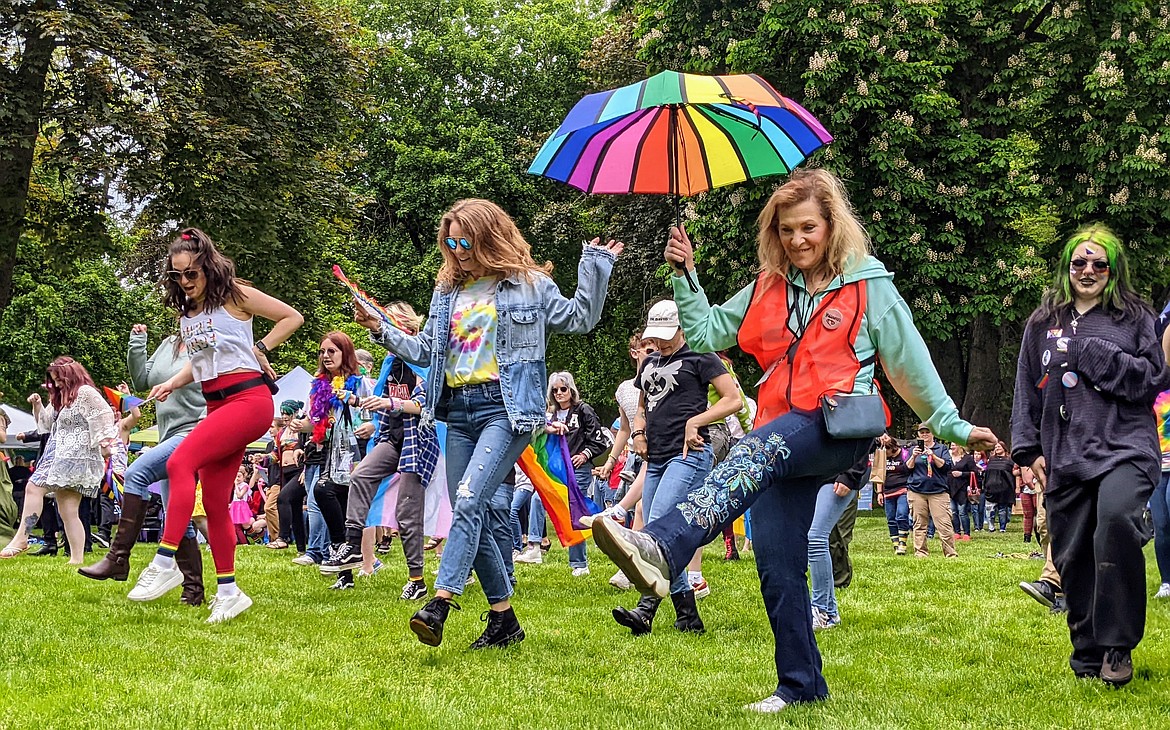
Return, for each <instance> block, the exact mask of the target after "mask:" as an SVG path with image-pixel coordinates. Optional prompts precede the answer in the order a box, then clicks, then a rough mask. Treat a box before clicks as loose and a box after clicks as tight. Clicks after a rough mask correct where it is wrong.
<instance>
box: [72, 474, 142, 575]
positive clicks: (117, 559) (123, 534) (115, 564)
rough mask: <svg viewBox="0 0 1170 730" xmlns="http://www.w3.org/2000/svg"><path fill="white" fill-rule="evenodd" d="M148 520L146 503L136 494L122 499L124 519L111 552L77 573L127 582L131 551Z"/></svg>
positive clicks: (127, 495) (120, 523) (111, 544)
mask: <svg viewBox="0 0 1170 730" xmlns="http://www.w3.org/2000/svg"><path fill="white" fill-rule="evenodd" d="M145 519H146V502H144V501H142V497H139V496H138V495H136V494H126V495H124V496H123V497H122V517H121V519H119V520H118V531H117V532H116V533H115V534H114V541H113V542H112V543H110V550H109V552H107V553H106V554H105V557H103V558H102V559H101V560H99V561H97V562H96V563H94V564H93V565H90V566H87V567H84V568H78V569H77V572H78V573H81V574H82V575H84V576H85V577H86V578H93V579H94V580H108V579H110V578H113V579H114V580H126V578H128V577H129V576H130V551H131V550H132V549H133V548H134V543H136V542H138V533H140V532H141V531H142V523H143V521H144V520H145Z"/></svg>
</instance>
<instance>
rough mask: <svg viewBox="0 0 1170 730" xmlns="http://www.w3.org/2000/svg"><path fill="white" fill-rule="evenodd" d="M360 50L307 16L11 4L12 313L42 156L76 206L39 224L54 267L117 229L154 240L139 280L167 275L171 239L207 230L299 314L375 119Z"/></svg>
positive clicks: (93, 248) (3, 72) (271, 7)
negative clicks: (362, 125)
mask: <svg viewBox="0 0 1170 730" xmlns="http://www.w3.org/2000/svg"><path fill="white" fill-rule="evenodd" d="M355 35H356V33H355V31H354V30H353V28H352V27H351V26H350V25H349V24H348V22H347V20H346V16H345V13H344V12H342V11H341V10H340V9H338V8H337V7H332V8H331V9H330V10H328V11H326V10H324V9H322V8H321V7H319V6H318V5H317V4H316V3H314V2H312V1H311V0H285V1H282V2H276V1H275V0H250V1H249V2H243V3H241V2H229V1H227V0H209V1H208V2H200V3H161V4H160V3H157V2H149V1H147V0H114V1H109V0H103V1H101V2H98V1H97V0H17V2H13V3H7V4H5V6H4V8H3V9H0V120H3V121H4V123H3V124H0V309H3V308H4V307H6V306H7V305H8V304H9V302H10V300H11V298H12V294H13V286H12V284H13V275H14V271H15V268H16V265H17V251H18V245H19V241H20V237H21V235H23V234H25V233H27V232H28V230H29V211H28V209H27V204H28V191H29V185H30V180H31V179H32V177H33V170H34V152H36V151H37V150H38V144H40V148H39V149H40V150H41V151H40V153H39V155H38V156H37V164H38V165H40V166H42V167H43V173H42V174H45V175H46V176H49V177H52V178H54V179H57V180H60V181H61V182H62V187H61V190H62V191H63V193H64V194H63V196H62V197H61V199H60V200H59V201H57V202H58V203H59V205H57V207H55V208H51V209H47V210H44V211H41V213H42V215H41V219H42V225H41V227H40V228H39V229H38V231H37V232H38V233H39V234H40V235H41V236H42V237H43V238H44V239H45V240H46V241H49V242H51V243H52V244H54V245H53V246H51V247H50V251H51V252H54V253H56V251H57V246H58V245H61V244H64V247H63V249H62V254H63V255H61V256H59V257H56V256H53V255H50V256H49V260H50V261H53V260H54V259H55V258H60V259H64V260H65V261H66V262H67V263H71V262H72V260H73V254H74V253H78V254H81V255H87V256H93V255H99V254H101V253H103V252H107V251H109V250H110V239H109V235H108V233H107V231H108V230H109V227H108V226H107V225H106V217H107V216H108V215H110V214H111V213H113V212H122V213H124V214H126V215H128V216H129V217H131V218H132V219H133V220H134V221H135V223H136V224H137V226H138V229H139V230H140V231H142V232H144V234H145V235H144V236H143V241H144V248H143V250H142V251H139V252H138V255H137V256H136V257H135V258H134V260H135V261H137V262H140V263H141V262H147V263H149V264H153V266H147V267H146V269H145V270H144V271H143V272H141V275H142V276H144V277H146V278H151V276H152V275H157V273H158V269H157V261H158V259H159V258H160V253H161V250H162V246H163V245H165V236H166V235H167V234H168V233H169V232H170V231H172V230H174V228H175V225H176V223H179V224H191V225H198V226H200V227H203V228H205V229H206V230H208V231H209V232H210V233H211V235H212V236H213V237H214V238H215V239H216V240H217V241H218V242H219V243H221V244H222V245H223V247H224V248H225V249H226V250H227V251H228V253H229V254H231V255H233V256H234V257H235V258H236V261H237V264H238V266H239V269H240V270H241V272H243V273H245V274H246V275H248V276H250V277H252V278H254V279H255V280H256V281H257V283H258V284H261V285H262V286H263V287H264V288H265V289H267V290H269V291H273V292H274V293H276V294H278V295H284V296H286V297H289V298H291V299H292V300H293V301H294V303H299V302H298V294H299V293H302V292H304V291H305V289H306V287H305V286H304V285H303V284H304V282H305V280H306V276H305V275H304V274H303V273H302V272H305V271H307V270H308V269H309V268H310V266H311V265H313V264H315V263H316V262H317V261H318V260H319V252H320V250H321V246H322V240H323V238H325V234H326V232H327V230H328V229H331V228H332V227H334V226H336V225H338V224H339V223H341V222H343V221H344V218H345V216H346V214H347V211H348V210H349V208H350V204H351V196H350V193H349V190H348V189H347V188H346V186H345V185H344V181H343V180H342V175H341V173H342V171H343V168H344V166H345V165H346V164H347V160H348V155H349V153H348V151H347V150H346V144H347V142H348V140H349V139H350V136H351V134H352V132H353V127H352V123H353V119H354V117H355V115H356V114H357V113H358V112H359V109H360V106H361V104H362V103H363V100H362V97H361V95H360V93H359V91H358V90H359V86H360V82H361V70H362V61H361V57H360V54H359V53H358V52H357V51H356V50H355V48H354V47H353V45H352V41H353V38H354V37H355ZM63 220H65V221H69V222H71V225H69V226H60V225H59V223H60V222H61V221H63ZM61 231H64V232H65V233H70V234H72V233H73V232H77V231H82V232H83V235H77V236H69V237H63V236H62V235H60V232H61ZM274 263H278V264H279V265H273V264H274Z"/></svg>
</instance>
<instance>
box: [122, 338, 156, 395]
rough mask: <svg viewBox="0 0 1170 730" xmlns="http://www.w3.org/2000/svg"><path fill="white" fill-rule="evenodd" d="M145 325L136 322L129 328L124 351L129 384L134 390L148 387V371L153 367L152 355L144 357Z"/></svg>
mask: <svg viewBox="0 0 1170 730" xmlns="http://www.w3.org/2000/svg"><path fill="white" fill-rule="evenodd" d="M146 340H147V334H146V325H144V324H136V325H134V327H132V328H131V329H130V346H129V348H128V349H127V351H126V368H127V369H128V370H129V371H130V385H132V386H134V390H146V389H147V388H149V387H150V383H149V379H150V371H151V369H153V368H154V357H153V356H152V357H150V358H149V359H147V357H146Z"/></svg>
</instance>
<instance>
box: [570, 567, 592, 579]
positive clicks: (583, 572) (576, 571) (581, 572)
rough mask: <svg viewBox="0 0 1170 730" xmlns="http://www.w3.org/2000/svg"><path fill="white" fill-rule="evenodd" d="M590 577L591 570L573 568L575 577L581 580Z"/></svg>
mask: <svg viewBox="0 0 1170 730" xmlns="http://www.w3.org/2000/svg"><path fill="white" fill-rule="evenodd" d="M586 575H589V568H573V577H574V578H580V577H582V576H586Z"/></svg>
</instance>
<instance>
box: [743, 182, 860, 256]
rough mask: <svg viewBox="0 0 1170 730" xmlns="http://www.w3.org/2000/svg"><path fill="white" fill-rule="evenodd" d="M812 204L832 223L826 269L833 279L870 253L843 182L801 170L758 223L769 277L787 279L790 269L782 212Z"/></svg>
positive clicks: (771, 200) (767, 206)
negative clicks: (795, 206)
mask: <svg viewBox="0 0 1170 730" xmlns="http://www.w3.org/2000/svg"><path fill="white" fill-rule="evenodd" d="M809 200H812V201H814V202H816V204H817V207H818V208H819V209H820V213H821V216H822V217H824V219H825V220H826V221H828V222H829V229H830V230H829V246H828V248H827V249H826V251H825V266H826V270H827V271H828V274H829V276H830V277H831V278H832V277H837V276H840V275H842V274H844V273H845V272H846V271H848V270H849V269H850V268H851V267H853V266H857V265H858V264H860V263H861V261H862V260H863V259H864V258H865V257H866V256H867V255H869V254H870V253H871V251H872V249H871V247H870V242H869V234H868V233H866V232H865V228H864V227H863V226H862V225H861V221H860V220H858V218H857V213H856V212H854V210H853V205H852V204H851V203H850V202H849V196H848V195H847V194H846V192H845V186H844V185H843V184H842V183H841V178H839V177H837V176H836V175H834V174H833V173H831V172H829V171H828V170H822V169H803V168H802V169H799V170H796V171H795V172H793V173H792V176H791V177H790V178H789V179H788V182H786V183H784V184H783V185H781V186H780V187H778V188H776V192H774V193H772V197H770V198H769V199H768V202H767V204H765V205H764V209H763V210H762V211H760V216H759V218H757V219H756V223H757V224H758V225H759V228H760V232H759V234H758V235H757V236H756V240H757V241H758V242H759V250H758V253H759V257H760V268H761V269H762V270H763V272H764V273H765V275H766V276H767V277H772V276H778V277H781V278H785V277H787V276H788V273H789V268H790V266H791V262H789V260H788V252H787V251H786V250H785V249H784V245H783V244H782V243H781V242H780V211H781V209H783V208H788V207H791V206H794V205H800V204H801V203H804V202H806V201H809Z"/></svg>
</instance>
